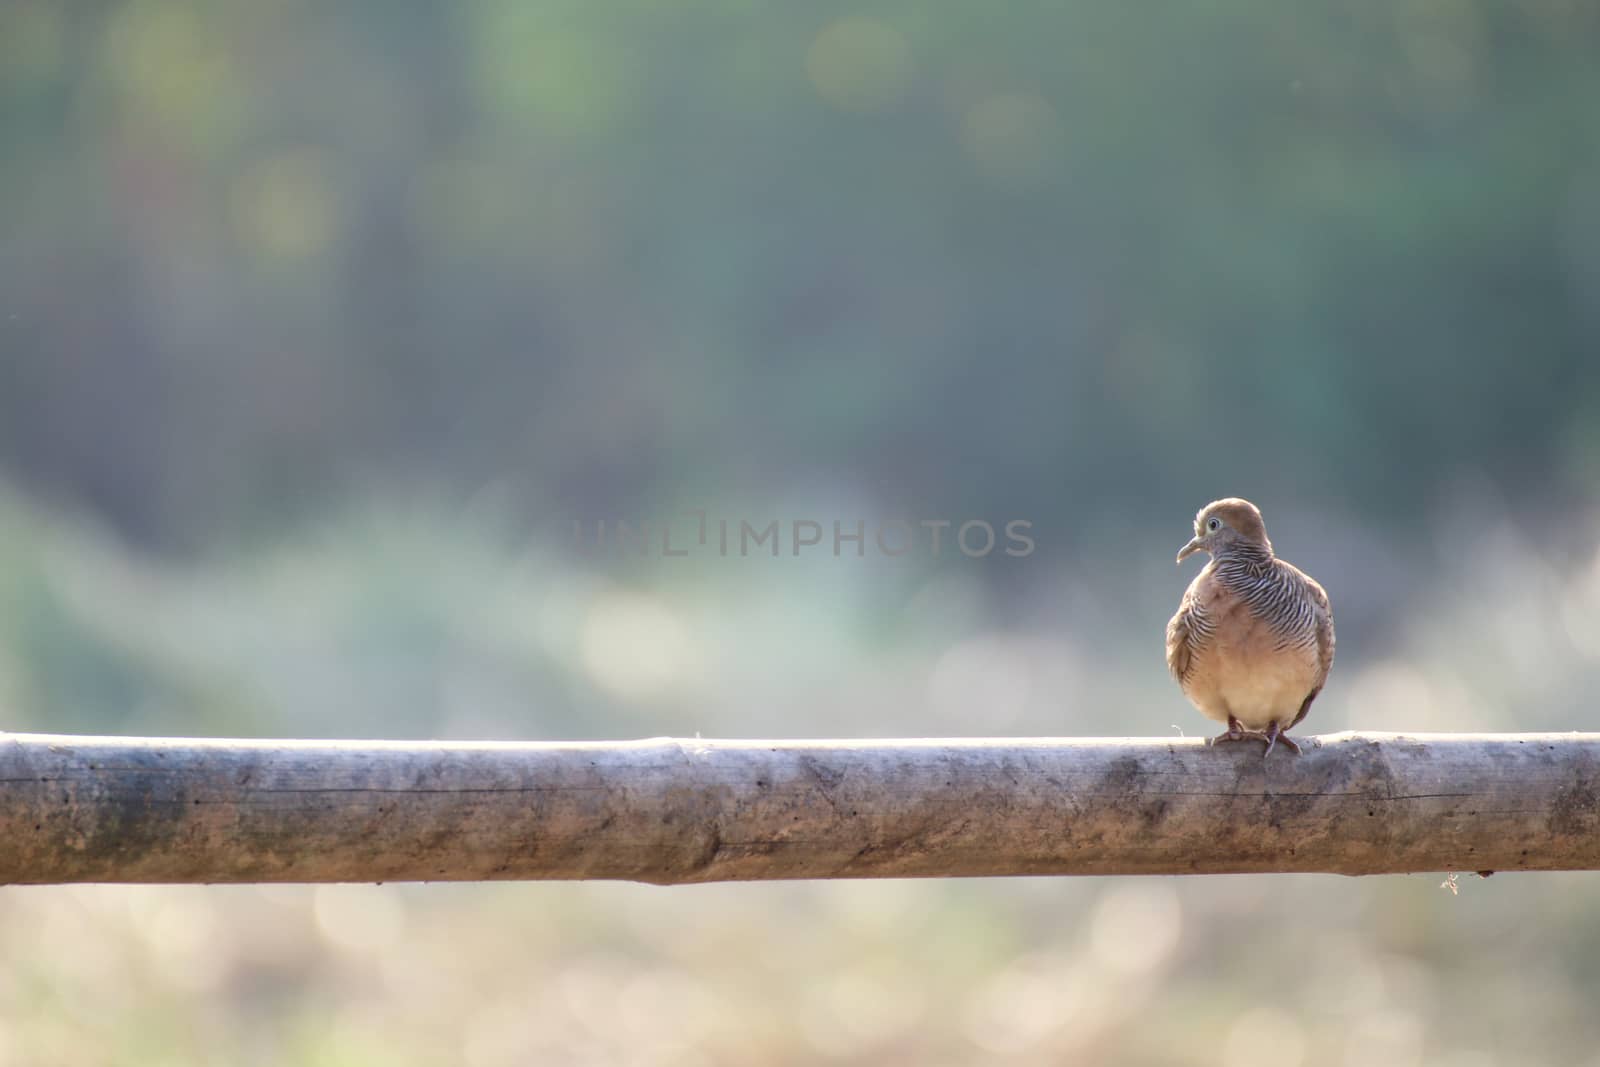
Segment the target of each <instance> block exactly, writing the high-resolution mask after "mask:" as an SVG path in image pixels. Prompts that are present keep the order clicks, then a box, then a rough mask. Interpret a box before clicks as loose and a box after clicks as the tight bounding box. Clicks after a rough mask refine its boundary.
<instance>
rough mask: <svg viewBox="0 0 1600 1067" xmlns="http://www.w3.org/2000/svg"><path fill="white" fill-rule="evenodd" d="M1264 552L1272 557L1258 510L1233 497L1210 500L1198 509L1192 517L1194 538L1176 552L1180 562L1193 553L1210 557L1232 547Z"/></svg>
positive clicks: (1270, 545)
mask: <svg viewBox="0 0 1600 1067" xmlns="http://www.w3.org/2000/svg"><path fill="white" fill-rule="evenodd" d="M1246 546H1248V547H1250V548H1253V549H1256V550H1257V551H1259V550H1262V549H1265V550H1266V553H1267V555H1269V556H1270V555H1271V554H1272V542H1271V541H1269V540H1267V526H1266V523H1264V522H1262V521H1261V511H1260V509H1258V508H1257V507H1256V506H1255V505H1254V504H1252V503H1250V501H1248V500H1241V499H1239V498H1238V497H1236V496H1230V497H1226V498H1225V499H1222V500H1213V501H1212V502H1211V503H1209V504H1207V505H1206V506H1205V507H1203V508H1201V509H1200V514H1198V515H1196V516H1195V517H1194V537H1192V538H1190V540H1189V543H1188V544H1186V545H1184V546H1183V547H1182V548H1181V549H1179V550H1178V562H1179V563H1182V562H1183V561H1184V560H1186V559H1188V558H1189V557H1190V556H1192V555H1194V554H1195V553H1196V552H1209V553H1211V556H1212V558H1213V559H1214V558H1216V557H1217V556H1218V555H1219V554H1222V553H1225V552H1227V551H1228V550H1229V549H1231V548H1234V547H1246Z"/></svg>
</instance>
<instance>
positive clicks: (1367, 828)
mask: <svg viewBox="0 0 1600 1067" xmlns="http://www.w3.org/2000/svg"><path fill="white" fill-rule="evenodd" d="M1300 741H1301V744H1302V745H1303V746H1304V748H1305V754H1304V755H1303V756H1299V757H1296V756H1294V755H1293V754H1292V753H1289V752H1287V751H1284V750H1283V749H1281V748H1280V749H1279V750H1278V751H1276V752H1274V753H1273V754H1272V756H1271V758H1270V759H1265V760H1264V759H1262V756H1261V747H1260V746H1259V745H1255V744H1236V745H1226V746H1215V747H1213V746H1211V745H1209V744H1207V743H1206V742H1205V741H1203V740H1201V739H1179V738H1174V739H1153V740H1146V739H1136V738H1086V739H1073V740H1066V739H944V740H939V739H927V740H892V741H712V740H700V739H671V738H654V739H650V740H644V741H628V742H571V743H567V742H558V743H512V742H483V743H470V742H469V743H461V742H448V743H445V742H403V741H402V742H397V741H361V742H350V741H239V740H221V739H217V740H207V739H199V740H196V739H169V738H118V737H78V736H52V735H28V734H5V735H0V883H32V884H38V883H64V882H374V881H444V880H451V881H460V880H480V879H626V880H632V881H641V882H653V883H657V884H676V883H689V882H712V881H742V880H756V879H784V878H894V877H940V876H984V875H1039V874H1076V875H1086V874H1220V873H1236V872H1269V871H1282V872H1288V871H1321V872H1329V873H1337V874H1349V875H1357V874H1384V873H1397V872H1406V871H1457V870H1459V871H1490V870H1494V871H1504V870H1594V869H1600V734H1593V733H1591V734H1375V733H1346V734H1337V735H1328V736H1324V737H1321V738H1314V737H1303V738H1301V739H1300Z"/></svg>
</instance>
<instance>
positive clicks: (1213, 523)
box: [1206, 515, 1222, 533]
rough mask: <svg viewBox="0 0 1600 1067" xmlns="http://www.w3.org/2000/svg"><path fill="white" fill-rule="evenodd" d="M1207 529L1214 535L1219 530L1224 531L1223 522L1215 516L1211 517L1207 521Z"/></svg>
mask: <svg viewBox="0 0 1600 1067" xmlns="http://www.w3.org/2000/svg"><path fill="white" fill-rule="evenodd" d="M1206 529H1207V530H1209V531H1210V532H1212V533H1216V532H1217V531H1218V530H1220V529H1222V520H1221V519H1219V518H1217V517H1216V516H1215V515H1213V516H1211V517H1210V518H1209V519H1207V520H1206Z"/></svg>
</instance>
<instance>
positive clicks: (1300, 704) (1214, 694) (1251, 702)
mask: <svg viewBox="0 0 1600 1067" xmlns="http://www.w3.org/2000/svg"><path fill="white" fill-rule="evenodd" d="M1195 552H1208V553H1210V555H1211V562H1209V563H1207V564H1206V566H1205V569H1204V570H1202V571H1201V572H1200V573H1199V575H1198V576H1196V578H1195V580H1194V581H1193V582H1191V583H1190V584H1189V588H1188V590H1187V591H1186V592H1185V593H1184V594H1183V599H1182V600H1181V601H1180V602H1179V604H1178V613H1177V614H1176V615H1174V616H1173V617H1172V621H1171V622H1169V623H1167V667H1168V668H1169V669H1170V670H1171V671H1172V676H1173V677H1174V678H1176V679H1177V680H1178V685H1179V686H1180V687H1181V688H1182V689H1183V693H1184V695H1185V696H1187V697H1188V698H1189V700H1190V701H1191V702H1192V703H1193V704H1194V706H1195V707H1197V708H1199V709H1200V711H1201V712H1202V713H1203V714H1205V715H1206V716H1207V717H1209V718H1212V719H1215V720H1216V721H1217V722H1225V723H1227V724H1228V732H1227V733H1225V734H1222V735H1220V736H1218V737H1217V738H1216V740H1217V741H1219V742H1221V741H1242V740H1245V739H1247V738H1254V739H1258V740H1263V741H1265V742H1266V743H1267V752H1268V753H1270V752H1271V751H1272V747H1273V745H1275V744H1276V743H1277V742H1278V741H1279V740H1282V741H1283V743H1284V744H1285V745H1288V746H1289V747H1290V748H1292V749H1293V750H1294V751H1295V752H1299V751H1300V746H1299V745H1297V744H1295V743H1294V741H1293V740H1291V739H1290V738H1289V737H1288V736H1287V735H1286V731H1288V730H1289V729H1290V728H1291V727H1293V726H1295V725H1296V724H1298V723H1299V722H1300V720H1301V719H1304V718H1305V717H1306V712H1307V711H1309V710H1310V709H1311V702H1312V701H1313V700H1315V699H1316V698H1317V694H1318V693H1320V692H1321V691H1322V684H1323V683H1324V682H1325V681H1327V680H1328V670H1329V668H1331V667H1332V666H1333V609H1332V608H1330V607H1329V606H1328V594H1327V593H1325V592H1323V589H1322V586H1320V585H1318V584H1317V582H1316V580H1315V579H1313V578H1312V577H1311V576H1310V575H1307V574H1305V573H1304V572H1303V571H1301V570H1300V569H1299V568H1298V567H1295V566H1294V565H1293V564H1291V563H1286V562H1284V561H1283V560H1281V559H1278V558H1277V557H1276V556H1275V555H1273V553H1272V542H1271V541H1269V540H1268V539H1267V527H1266V524H1265V523H1263V522H1262V521H1261V512H1260V511H1259V510H1257V509H1256V506H1255V505H1254V504H1252V503H1250V502H1249V501H1248V500H1240V499H1239V498H1238V497H1228V498H1227V499H1225V500H1217V501H1214V502H1212V503H1210V504H1207V505H1206V506H1205V507H1204V508H1202V509H1201V510H1200V514H1198V515H1196V516H1195V519H1194V537H1193V539H1191V540H1190V541H1189V543H1188V544H1186V545H1184V546H1183V549H1182V550H1181V551H1180V552H1179V553H1178V562H1179V563H1182V562H1183V561H1184V559H1185V558H1187V557H1188V556H1190V555H1192V554H1193V553H1195Z"/></svg>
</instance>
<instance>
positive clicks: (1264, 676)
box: [1183, 642, 1318, 730]
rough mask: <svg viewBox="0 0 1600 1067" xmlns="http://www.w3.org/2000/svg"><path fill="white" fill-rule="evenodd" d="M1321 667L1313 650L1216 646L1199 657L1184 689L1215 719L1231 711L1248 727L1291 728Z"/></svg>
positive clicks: (1196, 704)
mask: <svg viewBox="0 0 1600 1067" xmlns="http://www.w3.org/2000/svg"><path fill="white" fill-rule="evenodd" d="M1263 643H1264V642H1263ZM1256 647H1257V648H1260V644H1257V646H1256ZM1317 670H1318V664H1317V654H1316V651H1315V649H1297V648H1289V649H1284V650H1282V651H1276V650H1272V649H1271V648H1270V646H1268V647H1267V648H1266V649H1264V650H1260V651H1257V650H1254V649H1252V648H1250V647H1248V646H1245V647H1241V646H1238V645H1229V644H1218V645H1216V646H1214V647H1211V648H1207V649H1206V650H1205V652H1204V653H1202V654H1201V655H1199V656H1197V657H1196V660H1195V662H1194V664H1193V666H1192V668H1191V670H1190V672H1189V676H1188V677H1187V678H1186V679H1184V685H1183V691H1184V695H1185V696H1187V697H1188V698H1189V700H1190V701H1192V702H1193V703H1194V706H1195V707H1197V708H1199V709H1200V711H1201V713H1202V714H1204V715H1205V716H1206V717H1207V718H1210V719H1215V720H1216V721H1217V722H1221V723H1226V722H1227V721H1228V716H1230V715H1232V716H1233V717H1234V718H1236V719H1238V720H1239V722H1240V723H1241V724H1243V725H1244V727H1245V728H1246V729H1249V730H1265V729H1266V728H1267V727H1268V726H1269V725H1270V724H1271V723H1273V722H1276V723H1278V724H1279V726H1282V727H1287V726H1288V725H1289V724H1290V723H1291V722H1293V721H1294V717H1295V715H1297V714H1299V711H1300V705H1301V704H1302V703H1304V702H1305V699H1306V697H1307V696H1309V695H1310V693H1311V690H1312V687H1313V686H1315V685H1316V678H1317Z"/></svg>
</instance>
